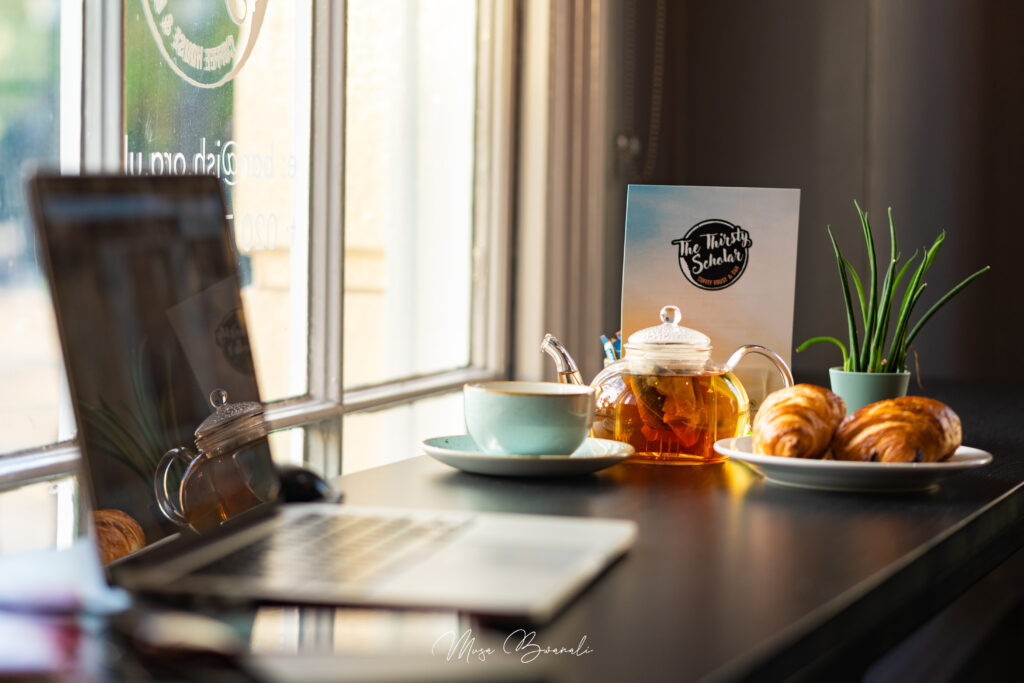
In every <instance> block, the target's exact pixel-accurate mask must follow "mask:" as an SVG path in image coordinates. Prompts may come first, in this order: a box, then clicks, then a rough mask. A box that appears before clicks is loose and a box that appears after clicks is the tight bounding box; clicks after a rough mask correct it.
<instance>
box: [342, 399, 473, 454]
mask: <svg viewBox="0 0 1024 683" xmlns="http://www.w3.org/2000/svg"><path fill="white" fill-rule="evenodd" d="M465 433H466V421H465V418H464V417H463V409H462V392H461V391H457V392H453V393H450V394H443V395H441V396H437V397H434V398H426V399H422V400H420V401H415V402H414V403H407V404H405V405H401V406H398V407H396V408H388V409H386V410H379V411H375V412H357V413H349V414H348V415H346V416H345V418H344V422H343V423H342V429H341V434H342V447H341V452H342V460H341V472H342V474H350V473H352V472H358V471H359V470H365V469H367V468H369V467H377V466H379V465H386V464H388V463H391V462H398V461H399V460H405V459H406V458H411V457H413V456H416V455H422V453H423V452H422V451H421V450H420V448H419V443H420V442H421V441H423V440H424V439H429V438H431V437H434V436H444V435H446V434H465Z"/></svg>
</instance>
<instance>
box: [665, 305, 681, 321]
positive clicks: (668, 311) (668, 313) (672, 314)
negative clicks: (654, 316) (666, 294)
mask: <svg viewBox="0 0 1024 683" xmlns="http://www.w3.org/2000/svg"><path fill="white" fill-rule="evenodd" d="M682 319H683V314H682V313H681V312H680V311H679V307H678V306H665V307H664V308H662V309H661V322H663V323H668V324H669V325H678V324H679V321H680V320H682Z"/></svg>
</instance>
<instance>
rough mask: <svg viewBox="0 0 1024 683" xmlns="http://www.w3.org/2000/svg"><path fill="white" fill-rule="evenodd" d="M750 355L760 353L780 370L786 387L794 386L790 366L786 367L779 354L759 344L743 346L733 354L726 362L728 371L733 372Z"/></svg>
mask: <svg viewBox="0 0 1024 683" xmlns="http://www.w3.org/2000/svg"><path fill="white" fill-rule="evenodd" d="M748 353H758V354H761V355H762V356H765V357H767V358H768V359H769V360H770V361H771V362H772V363H774V364H775V367H776V368H778V369H779V374H781V375H782V379H783V381H784V382H785V383H786V386H787V387H791V386H793V373H792V372H791V371H790V369H789V366H788V365H786V361H784V360H782V357H781V356H780V355H779V354H777V353H775V352H774V351H772V350H771V349H769V348H768V347H767V346H760V345H759V344H747V345H746V346H741V347H740V348H738V349H736V350H735V351H734V352H733V354H732V355H731V356H729V360H727V361H726V362H725V367H726V369H727V370H728V371H729V372H732V369H733V368H735V367H736V366H737V365H739V362H740V361H741V360H742V359H743V357H744V356H745V355H747V354H748Z"/></svg>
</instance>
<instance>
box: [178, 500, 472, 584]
mask: <svg viewBox="0 0 1024 683" xmlns="http://www.w3.org/2000/svg"><path fill="white" fill-rule="evenodd" d="M468 521H469V519H468V518H466V519H451V518H448V519H442V518H423V519H421V518H418V517H417V518H412V517H395V516H372V515H366V514H359V515H352V514H339V515H317V514H309V515H305V516H302V517H297V518H295V519H292V520H289V521H288V522H287V523H285V524H283V525H282V526H280V527H278V528H276V529H275V530H274V532H273V533H272V534H269V535H268V536H266V537H264V538H262V539H259V540H258V541H256V542H255V543H253V544H251V545H248V546H246V547H244V548H242V549H241V550H238V551H236V552H234V553H232V554H231V555H228V556H225V557H223V558H220V559H219V560H216V561H214V562H212V563H210V564H208V565H206V566H204V567H201V568H200V569H198V570H197V571H196V572H195V574H198V575H200V576H217V577H252V578H256V577H262V578H266V579H271V580H273V579H287V581H288V582H289V583H291V584H293V585H294V584H296V583H298V582H303V581H308V582H317V583H322V582H330V583H332V584H339V583H341V584H349V585H356V586H358V585H361V584H367V583H369V582H371V581H375V580H378V579H380V578H382V577H384V576H386V575H387V574H388V573H389V572H391V571H393V570H395V569H398V568H400V567H401V566H403V565H405V564H406V563H409V562H413V561H415V560H416V559H417V558H422V557H424V556H426V555H428V554H430V553H432V552H433V551H434V550H436V549H437V548H439V547H440V546H442V545H444V544H445V543H447V542H448V541H450V540H451V538H452V536H453V535H454V534H456V533H457V532H458V531H459V530H460V529H462V528H464V527H465V526H466V524H467V523H468Z"/></svg>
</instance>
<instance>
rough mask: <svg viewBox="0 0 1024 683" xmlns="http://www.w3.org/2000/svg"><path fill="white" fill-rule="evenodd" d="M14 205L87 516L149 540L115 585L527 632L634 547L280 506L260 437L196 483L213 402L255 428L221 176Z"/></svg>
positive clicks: (70, 189) (622, 535)
mask: <svg viewBox="0 0 1024 683" xmlns="http://www.w3.org/2000/svg"><path fill="white" fill-rule="evenodd" d="M29 193H30V195H31V200H32V206H33V211H34V217H35V222H36V227H37V232H38V235H39V247H40V250H41V253H42V256H43V260H44V261H45V263H46V268H47V272H48V275H49V281H50V289H51V293H52V296H53V302H54V308H55V311H56V315H57V322H58V328H59V331H60V337H61V346H62V348H63V353H64V363H65V366H66V369H67V375H68V382H69V385H70V390H71V398H72V404H73V406H74V411H75V418H76V420H77V423H78V434H79V437H78V440H79V446H80V449H81V452H82V456H83V468H82V472H83V477H84V480H85V482H86V483H87V484H88V491H89V493H90V495H91V501H92V504H93V506H94V509H95V510H96V512H95V513H94V514H96V515H115V516H120V515H127V516H129V517H131V518H132V519H133V520H134V521H135V522H136V523H137V524H138V525H139V527H141V529H142V530H143V532H144V535H145V547H143V548H142V549H141V550H138V551H135V552H133V553H131V554H130V555H128V556H127V557H123V558H120V559H117V560H115V561H113V562H111V563H109V564H108V565H107V569H108V574H109V578H110V579H111V580H112V582H114V583H115V584H117V585H121V586H124V587H127V588H129V589H135V590H141V591H158V592H167V593H174V594H178V593H181V594H196V595H209V596H218V597H221V598H225V599H245V600H250V599H253V600H268V601H284V602H299V603H321V604H343V605H372V606H393V607H417V608H420V607H422V608H446V609H458V610H463V611H466V612H470V613H477V614H487V615H499V616H507V617H515V618H527V619H530V620H533V621H536V622H540V621H544V620H546V619H548V618H550V617H551V616H552V615H553V614H555V613H556V612H557V611H558V610H560V609H561V608H562V607H563V606H564V605H565V604H566V603H567V602H568V601H569V600H570V599H571V598H572V597H573V596H574V595H575V594H577V593H578V592H580V591H581V590H582V589H583V588H584V587H585V586H586V585H587V584H588V583H589V582H590V581H591V580H593V579H594V577H596V576H597V575H598V574H599V573H600V572H601V571H602V570H603V569H604V568H605V567H606V566H608V565H609V564H610V563H611V562H612V561H613V560H614V559H615V558H616V557H618V556H620V555H621V554H623V553H624V552H626V550H627V549H628V548H629V547H630V546H631V544H632V542H633V539H634V537H635V534H636V527H635V524H634V523H632V522H630V521H624V520H595V519H578V518H568V517H554V516H535V515H502V514H490V513H488V514H483V513H481V514H477V513H461V512H451V511H444V512H442V511H429V510H401V509H391V508H354V507H352V506H346V505H336V504H324V503H312V504H294V505H283V504H281V503H280V502H279V501H278V499H277V493H276V492H277V474H276V470H275V468H274V466H273V463H272V459H271V452H270V446H269V444H268V442H267V439H266V438H265V436H264V437H262V438H257V439H246V440H244V443H243V444H242V446H241V448H240V449H238V453H237V455H235V456H234V457H225V458H221V459H220V460H218V462H219V463H220V464H219V465H217V467H213V466H210V468H209V469H202V467H200V466H199V465H197V464H196V462H197V461H196V458H195V454H194V451H195V443H194V442H195V441H196V430H197V427H199V425H200V424H203V423H204V421H207V419H208V418H210V416H211V413H214V412H215V409H214V406H212V405H211V400H212V401H213V403H215V404H216V403H221V404H223V408H222V409H223V410H226V411H228V412H229V413H231V414H226V415H224V416H221V415H220V414H219V412H218V417H217V418H215V419H214V422H219V423H220V424H223V422H222V421H221V420H220V417H227V418H232V419H234V417H236V415H235V414H236V413H239V414H242V415H244V419H246V420H249V422H248V423H246V424H247V426H243V429H245V430H249V431H248V432H247V433H248V434H249V435H250V436H251V435H252V434H253V433H256V434H257V436H258V435H259V434H258V430H259V428H260V425H259V409H260V407H261V404H260V403H259V401H260V396H259V391H258V388H257V384H256V377H255V372H254V369H253V359H252V354H251V350H250V347H249V337H248V333H247V329H246V325H245V316H244V312H243V306H242V299H241V284H242V282H241V275H240V272H241V269H240V268H239V258H240V257H239V255H238V254H237V252H236V251H235V248H234V241H233V238H232V233H231V229H230V226H229V224H228V222H227V220H226V218H225V216H226V206H225V201H224V196H223V194H222V191H221V187H220V183H219V181H217V180H216V179H215V178H213V177H203V176H188V177H125V176H58V175H45V174H43V175H38V176H36V177H34V178H32V179H31V180H30V182H29ZM236 409H237V410H236ZM207 426H209V425H205V424H204V429H205V428H206V427H207ZM214 426H218V425H214ZM235 427H237V425H235ZM254 429H255V430H256V432H253V431H252V430H254ZM226 433H229V432H220V433H219V434H218V437H217V439H214V438H213V437H211V436H210V435H209V433H204V434H201V435H200V437H201V442H202V443H201V445H203V444H206V443H207V442H212V441H213V440H217V441H218V443H216V444H212V443H211V445H212V446H213V447H217V446H220V445H223V444H222V443H220V442H219V439H220V438H222V437H223V435H224V434H226ZM410 446H411V444H410ZM175 449H177V450H175ZM229 450H233V449H229ZM169 452H170V453H171V455H168V453H169ZM161 463H163V464H161ZM218 468H219V469H218ZM204 482H205V483H206V484H209V483H210V482H213V485H212V486H207V488H206V489H203V488H202V487H201V486H199V484H203V483H204ZM211 496H212V498H211ZM211 500H212V501H213V503H212V505H213V507H212V508H211V507H210V505H211V503H210V501H211ZM210 510H213V511H214V513H212V514H213V516H212V517H211V515H210V514H207V513H209V512H210ZM100 511H114V512H100ZM122 519H123V518H122ZM211 519H212V520H213V521H212V522H211Z"/></svg>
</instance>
